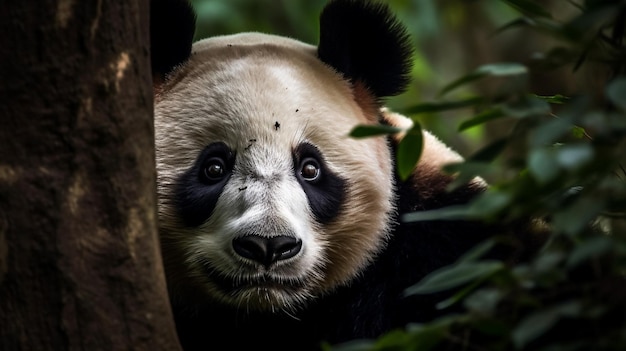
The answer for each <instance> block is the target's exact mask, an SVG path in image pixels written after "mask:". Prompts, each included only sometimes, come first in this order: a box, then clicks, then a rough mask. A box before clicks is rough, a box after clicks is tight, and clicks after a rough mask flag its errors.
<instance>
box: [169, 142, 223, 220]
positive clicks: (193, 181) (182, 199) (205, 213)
mask: <svg viewBox="0 0 626 351" xmlns="http://www.w3.org/2000/svg"><path fill="white" fill-rule="evenodd" d="M212 158H219V159H222V160H224V166H225V167H224V168H225V169H224V171H225V174H224V177H223V178H222V179H221V180H219V181H210V180H207V179H205V177H204V172H203V170H204V168H205V166H206V163H207V162H208V161H210V160H211V159H212ZM234 164H235V154H234V153H233V152H232V151H231V150H230V148H229V147H228V146H226V144H224V143H214V144H211V145H208V146H207V147H206V148H205V149H204V150H203V151H202V153H200V156H198V158H197V159H196V162H195V163H194V165H193V166H192V167H191V168H190V169H189V170H188V171H187V172H185V173H183V175H182V176H181V177H180V179H179V180H178V185H177V188H176V195H175V196H176V199H175V202H176V208H177V209H178V213H179V215H180V217H181V218H182V219H183V221H184V224H185V225H186V226H188V227H197V226H199V225H201V224H202V223H204V222H205V221H206V220H207V219H208V218H209V217H210V216H211V213H212V212H213V209H214V208H215V205H216V204H217V199H218V198H219V196H220V194H221V193H222V190H224V186H225V185H226V183H227V182H228V179H229V177H230V174H231V172H232V169H233V165H234Z"/></svg>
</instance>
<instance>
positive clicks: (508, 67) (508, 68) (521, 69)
mask: <svg viewBox="0 0 626 351" xmlns="http://www.w3.org/2000/svg"><path fill="white" fill-rule="evenodd" d="M476 71H477V72H482V73H485V74H488V75H490V76H498V77H503V76H519V75H526V74H528V69H527V68H526V66H524V65H522V64H520V63H516V62H498V63H490V64H487V65H483V66H480V67H478V69H477V70H476Z"/></svg>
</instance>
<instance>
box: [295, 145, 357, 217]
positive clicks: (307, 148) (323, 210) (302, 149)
mask: <svg viewBox="0 0 626 351" xmlns="http://www.w3.org/2000/svg"><path fill="white" fill-rule="evenodd" d="M307 157H311V158H313V159H316V160H317V161H318V163H319V165H320V168H321V170H320V177H319V179H317V180H315V181H313V182H310V181H307V180H305V179H303V178H302V176H301V175H300V174H299V173H300V167H299V166H300V164H301V162H302V160H304V159H305V158H307ZM293 163H294V168H295V170H296V178H297V179H298V182H300V185H301V186H302V189H303V190H304V192H305V194H306V196H307V199H308V200H309V205H310V206H311V210H312V211H313V214H314V215H315V219H316V220H317V221H318V222H320V223H328V222H330V221H331V220H332V219H333V218H335V217H336V216H337V215H338V214H339V208H340V207H341V203H342V202H343V199H344V195H345V193H346V181H345V180H344V179H342V178H341V177H339V176H337V175H335V174H334V173H332V172H331V171H330V169H328V167H326V164H325V162H324V158H323V157H322V155H321V154H320V152H319V150H317V148H316V147H315V146H313V145H311V144H306V143H305V144H300V145H298V148H297V149H296V150H295V152H294V161H293Z"/></svg>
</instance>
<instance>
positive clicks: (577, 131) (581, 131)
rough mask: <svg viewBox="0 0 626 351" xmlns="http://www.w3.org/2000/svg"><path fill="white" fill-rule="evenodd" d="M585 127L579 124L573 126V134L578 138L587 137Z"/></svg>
mask: <svg viewBox="0 0 626 351" xmlns="http://www.w3.org/2000/svg"><path fill="white" fill-rule="evenodd" d="M585 134H586V132H585V128H583V127H579V126H573V127H572V136H573V137H574V138H576V139H582V138H584V137H585Z"/></svg>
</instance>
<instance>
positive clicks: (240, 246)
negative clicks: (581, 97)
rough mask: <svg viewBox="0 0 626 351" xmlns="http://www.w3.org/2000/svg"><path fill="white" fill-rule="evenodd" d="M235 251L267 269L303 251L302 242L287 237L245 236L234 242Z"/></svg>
mask: <svg viewBox="0 0 626 351" xmlns="http://www.w3.org/2000/svg"><path fill="white" fill-rule="evenodd" d="M233 249H235V252H236V253H237V254H239V255H240V256H242V257H245V258H249V259H251V260H254V261H257V262H259V263H261V264H263V265H264V266H265V267H266V268H267V267H269V266H270V265H271V264H272V263H274V262H277V261H280V260H286V259H288V258H291V257H293V256H295V255H296V254H297V253H298V252H300V250H301V249H302V241H300V240H297V239H296V238H294V237H292V236H286V235H281V236H275V237H271V238H268V237H264V236H260V235H245V236H241V237H238V238H236V239H234V240H233Z"/></svg>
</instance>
